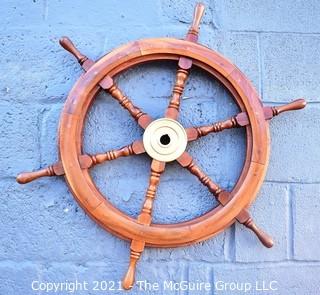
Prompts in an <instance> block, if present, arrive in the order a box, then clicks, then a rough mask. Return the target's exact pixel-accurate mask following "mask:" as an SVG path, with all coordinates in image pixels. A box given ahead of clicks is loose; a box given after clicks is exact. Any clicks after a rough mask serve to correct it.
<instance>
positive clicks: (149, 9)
mask: <svg viewBox="0 0 320 295" xmlns="http://www.w3.org/2000/svg"><path fill="white" fill-rule="evenodd" d="M159 11H160V5H159V3H158V1H148V0H142V1H131V2H127V3H126V4H125V5H124V4H123V3H121V2H119V1H116V0H112V1H108V2H107V3H106V2H104V1H96V2H95V4H94V5H92V4H90V3H88V2H87V1H84V0H81V1H78V2H77V3H71V2H65V1H62V2H60V1H55V2H52V1H51V2H48V18H47V19H48V23H49V24H51V25H64V26H70V25H71V26H77V27H83V28H87V27H99V26H104V28H105V31H106V32H108V31H112V30H113V29H114V27H122V28H124V26H127V25H128V24H131V25H140V24H142V25H144V24H149V25H152V24H160V21H161V19H160V15H159ZM66 12H67V13H66ZM122 34H127V32H126V31H122Z"/></svg>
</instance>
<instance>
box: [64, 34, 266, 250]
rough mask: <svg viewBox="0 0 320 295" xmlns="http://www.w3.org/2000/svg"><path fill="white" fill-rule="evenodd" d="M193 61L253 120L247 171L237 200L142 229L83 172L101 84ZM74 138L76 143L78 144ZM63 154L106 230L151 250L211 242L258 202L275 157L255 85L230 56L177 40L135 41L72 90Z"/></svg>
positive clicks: (82, 197)
mask: <svg viewBox="0 0 320 295" xmlns="http://www.w3.org/2000/svg"><path fill="white" fill-rule="evenodd" d="M180 56H185V57H189V58H191V59H192V60H193V64H194V65H196V66H198V67H200V68H202V69H204V70H206V71H207V72H209V73H210V74H212V75H214V76H215V77H216V78H217V79H218V80H219V81H220V82H222V83H223V84H224V85H225V87H226V88H227V89H228V90H229V91H230V92H231V94H232V95H233V97H234V98H235V100H236V102H237V103H238V105H239V106H240V108H241V109H242V110H243V111H246V112H247V114H248V117H249V121H250V125H248V126H247V153H246V160H245V164H244V168H243V170H242V172H241V175H240V177H239V179H238V181H237V184H236V185H235V187H234V189H233V190H232V192H231V194H232V196H233V198H232V199H231V200H230V201H229V202H228V203H227V204H226V205H225V206H224V207H222V206H221V205H219V206H218V207H216V208H214V209H213V210H211V211H209V212H208V213H206V214H204V215H202V216H201V217H198V218H195V219H192V220H190V221H187V222H182V223H177V224H151V225H150V226H146V225H142V224H139V223H138V222H137V220H135V219H133V218H131V217H129V216H127V215H125V214H124V213H123V212H121V211H120V210H119V209H117V208H115V207H114V206H113V205H112V204H111V203H110V202H109V201H108V200H107V199H106V198H105V197H104V196H103V195H102V194H101V193H100V192H99V190H98V189H97V187H96V186H95V184H94V183H93V181H92V178H91V176H90V174H89V172H88V170H87V169H81V168H80V164H79V161H78V157H79V156H80V155H81V143H82V129H83V124H84V120H85V117H86V113H87V111H88V109H89V106H90V104H91V103H92V101H93V99H94V97H95V95H96V93H97V92H98V91H99V86H98V84H99V82H100V81H101V80H102V79H103V78H104V77H105V76H106V75H109V76H114V75H116V74H118V73H120V72H121V71H123V70H126V69H127V68H129V67H131V66H133V65H136V64H140V63H144V62H148V61H154V60H178V59H179V57H180ZM74 138H75V139H76V140H74ZM59 150H60V157H61V161H62V164H63V168H64V171H65V178H66V181H67V183H68V185H69V187H70V189H71V192H72V193H73V195H74V197H75V199H76V200H77V201H78V203H79V204H80V205H81V207H82V208H83V209H84V210H85V211H86V212H87V213H88V215H89V216H90V217H91V218H92V219H94V220H95V221H96V222H97V223H99V224H100V225H101V226H102V227H103V228H105V229H107V230H108V231H110V232H112V233H114V234H116V235H118V236H120V237H122V238H125V239H130V240H133V239H136V240H137V239H138V240H144V241H145V242H146V244H147V245H148V246H155V247H174V246H181V245H186V244H190V243H193V242H196V241H200V240H204V239H207V238H209V237H211V236H213V235H215V234H217V233H219V232H220V231H222V230H223V229H224V228H226V227H227V226H229V225H230V224H231V223H232V222H233V221H234V218H235V217H236V216H237V215H238V214H239V213H240V211H241V210H242V209H243V208H245V207H247V206H249V204H250V203H251V202H252V201H253V200H254V199H255V197H256V195H257V193H258V191H259V189H260V186H261V184H262V182H263V180H264V176H265V172H266V168H267V165H268V158H269V128H268V123H267V122H266V121H265V118H264V113H263V109H262V104H261V102H260V99H259V97H258V94H257V93H256V91H255V89H254V87H253V86H252V85H251V83H250V81H249V80H248V79H247V78H246V77H245V76H244V75H243V74H242V73H241V71H240V70H239V69H238V68H237V67H236V66H234V65H233V64H232V63H231V62H229V61H228V60H227V59H226V58H224V57H223V56H221V55H219V54H218V53H216V52H214V51H212V50H211V49H209V48H206V47H204V46H202V45H199V44H197V43H192V42H189V41H184V40H176V39H171V38H160V39H146V40H141V41H136V42H132V43H129V44H127V45H125V46H122V47H120V48H119V49H117V50H114V51H112V52H111V53H109V54H107V55H105V56H104V57H102V58H101V59H100V60H99V61H97V62H96V63H95V64H94V65H93V66H92V67H91V68H90V69H89V70H88V72H87V73H85V74H83V75H82V76H81V77H80V78H79V80H78V81H77V83H76V84H75V85H74V87H73V89H72V90H71V92H70V94H69V96H68V98H67V101H66V103H65V106H64V109H63V112H62V114H61V118H60V127H59Z"/></svg>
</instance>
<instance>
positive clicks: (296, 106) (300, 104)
mask: <svg viewBox="0 0 320 295" xmlns="http://www.w3.org/2000/svg"><path fill="white" fill-rule="evenodd" d="M306 104H307V102H306V101H305V100H304V99H303V98H300V99H296V100H294V101H292V102H290V103H288V104H285V105H282V106H279V107H274V112H275V115H279V114H281V113H283V112H287V111H295V110H300V109H303V108H304V107H305V106H306Z"/></svg>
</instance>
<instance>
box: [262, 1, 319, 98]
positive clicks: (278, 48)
mask: <svg viewBox="0 0 320 295" xmlns="http://www.w3.org/2000/svg"><path fill="white" fill-rule="evenodd" d="M301 3H303V2H301ZM308 3H309V2H308ZM317 6H318V7H319V9H320V5H318V4H317ZM290 17H292V15H291V16H290ZM305 19H308V18H305ZM295 23H296V21H295ZM298 23H300V22H298ZM319 46H320V37H319V36H317V35H299V34H290V33H288V34H263V35H262V36H261V48H262V56H263V65H262V75H263V77H262V79H263V82H262V83H263V98H264V100H265V101H277V102H283V101H290V100H292V99H294V98H299V97H305V98H306V99H307V100H308V101H318V102H319V101H320V99H319V92H320V86H319V83H318V80H317V76H318V73H319V70H320V61H319V58H318V55H317V52H318V51H319Z"/></svg>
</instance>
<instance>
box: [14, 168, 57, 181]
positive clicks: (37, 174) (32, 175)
mask: <svg viewBox="0 0 320 295" xmlns="http://www.w3.org/2000/svg"><path fill="white" fill-rule="evenodd" d="M53 175H55V174H54V172H53V169H51V167H50V166H49V167H46V168H43V169H41V170H38V171H34V172H23V173H20V174H19V175H18V176H17V178H16V180H17V182H18V183H20V184H26V183H29V182H31V181H33V180H36V179H38V178H41V177H45V176H53Z"/></svg>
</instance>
